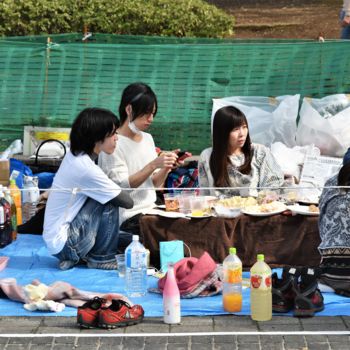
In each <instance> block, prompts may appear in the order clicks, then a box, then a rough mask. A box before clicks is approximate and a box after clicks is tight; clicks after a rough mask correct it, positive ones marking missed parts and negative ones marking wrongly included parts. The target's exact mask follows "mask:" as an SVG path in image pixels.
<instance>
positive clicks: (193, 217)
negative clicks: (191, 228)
mask: <svg viewBox="0 0 350 350" xmlns="http://www.w3.org/2000/svg"><path fill="white" fill-rule="evenodd" d="M186 216H187V217H188V218H191V219H204V218H210V217H211V216H213V215H211V214H207V213H204V214H203V215H196V214H186Z"/></svg>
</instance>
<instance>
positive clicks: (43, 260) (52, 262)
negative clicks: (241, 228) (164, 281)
mask: <svg viewBox="0 0 350 350" xmlns="http://www.w3.org/2000/svg"><path fill="white" fill-rule="evenodd" d="M0 255H6V256H8V257H10V260H9V263H8V265H7V267H6V268H5V269H4V270H2V271H0V279H2V278H8V277H12V278H16V280H17V282H18V284H20V285H26V284H29V283H31V282H32V281H33V280H34V279H39V280H40V281H41V282H42V283H45V284H47V285H50V284H51V283H53V282H55V281H65V282H68V283H70V284H72V285H73V286H74V287H76V288H79V289H82V290H86V291H96V292H101V293H109V292H113V293H123V289H124V279H122V278H119V277H118V276H117V273H116V272H115V271H105V270H95V269H88V268H86V267H84V266H79V267H75V268H73V269H71V270H68V271H61V270H59V269H58V260H57V259H56V258H54V257H52V256H50V255H49V253H48V251H47V249H46V247H45V244H44V242H43V239H42V237H41V236H36V235H27V234H25V235H24V234H23V235H18V239H17V240H16V241H15V242H13V243H12V244H10V245H9V246H7V247H5V248H4V249H1V250H0ZM246 277H248V275H246ZM156 284H157V279H156V278H155V277H149V279H148V287H153V288H154V287H156ZM323 295H324V298H325V310H324V311H322V312H320V313H318V314H317V315H320V316H340V315H344V316H350V298H346V297H341V296H338V295H336V294H334V293H323ZM131 300H132V301H133V302H134V303H137V304H141V305H142V306H143V308H144V309H145V316H146V317H161V316H162V315H163V310H162V296H161V295H159V294H154V293H147V295H146V296H145V297H142V298H131ZM181 314H182V316H190V315H192V316H204V315H208V316H209V315H220V314H225V312H224V310H223V308H222V302H221V295H217V296H214V297H206V298H194V299H182V300H181ZM249 314H250V304H249V288H248V289H245V290H244V291H243V309H242V312H240V313H237V315H249ZM75 315H76V309H74V308H72V307H66V308H65V309H64V310H63V311H62V312H61V313H58V314H57V313H53V312H42V311H35V312H30V311H27V310H25V309H24V308H23V304H22V303H19V302H15V301H11V300H8V299H5V298H0V316H75ZM286 315H290V316H291V315H292V313H291V312H290V313H289V314H286Z"/></svg>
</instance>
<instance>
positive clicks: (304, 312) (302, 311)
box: [293, 305, 324, 317]
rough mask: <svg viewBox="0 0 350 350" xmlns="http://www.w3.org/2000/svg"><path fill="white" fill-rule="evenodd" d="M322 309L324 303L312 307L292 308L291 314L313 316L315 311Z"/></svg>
mask: <svg viewBox="0 0 350 350" xmlns="http://www.w3.org/2000/svg"><path fill="white" fill-rule="evenodd" d="M322 310H324V305H323V306H320V307H317V308H314V309H294V314H293V315H294V316H295V317H313V316H314V315H315V312H320V311H322Z"/></svg>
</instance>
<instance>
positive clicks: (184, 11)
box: [0, 0, 234, 37]
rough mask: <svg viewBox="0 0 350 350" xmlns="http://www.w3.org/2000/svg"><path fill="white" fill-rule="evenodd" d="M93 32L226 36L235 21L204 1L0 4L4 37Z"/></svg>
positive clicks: (13, 0)
mask: <svg viewBox="0 0 350 350" xmlns="http://www.w3.org/2000/svg"><path fill="white" fill-rule="evenodd" d="M84 25H86V26H87V27H88V29H89V31H91V32H99V33H114V34H134V35H160V36H179V37H183V36H187V37H191V36H193V37H225V36H230V35H232V34H233V26H234V19H233V17H232V16H229V15H227V14H226V13H225V12H223V11H222V10H219V9H218V8H216V7H215V6H213V5H209V4H208V3H206V2H205V1H202V0H1V1H0V35H2V36H14V35H38V34H47V33H50V34H59V33H67V32H81V31H83V28H84Z"/></svg>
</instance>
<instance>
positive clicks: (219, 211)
mask: <svg viewBox="0 0 350 350" xmlns="http://www.w3.org/2000/svg"><path fill="white" fill-rule="evenodd" d="M214 210H215V213H216V215H217V216H220V217H223V218H235V217H237V216H239V215H240V214H241V208H228V207H224V206H223V205H214Z"/></svg>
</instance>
